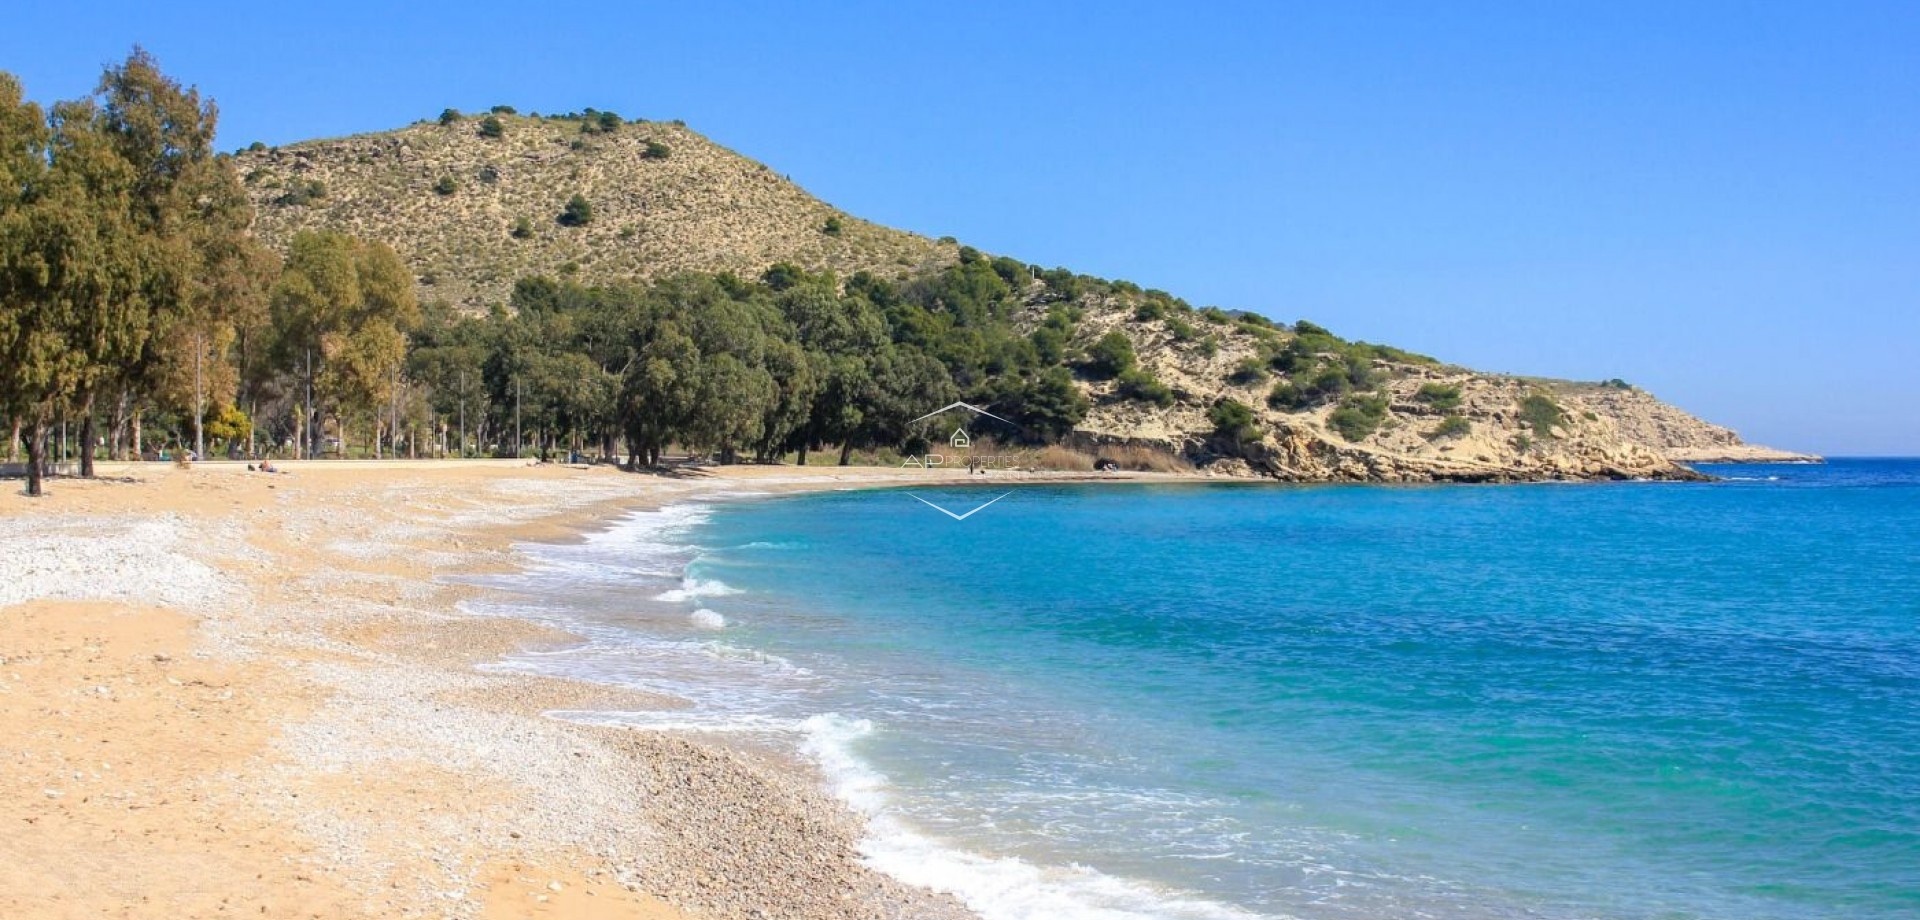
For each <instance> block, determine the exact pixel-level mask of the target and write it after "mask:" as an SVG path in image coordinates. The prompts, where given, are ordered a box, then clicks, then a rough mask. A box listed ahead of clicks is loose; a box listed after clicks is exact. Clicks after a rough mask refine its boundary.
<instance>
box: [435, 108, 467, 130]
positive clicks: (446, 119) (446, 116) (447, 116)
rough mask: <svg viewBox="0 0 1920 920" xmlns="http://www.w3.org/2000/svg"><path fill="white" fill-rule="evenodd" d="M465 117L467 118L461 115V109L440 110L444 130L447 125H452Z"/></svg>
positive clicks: (441, 124)
mask: <svg viewBox="0 0 1920 920" xmlns="http://www.w3.org/2000/svg"><path fill="white" fill-rule="evenodd" d="M465 117H466V116H465V115H462V114H460V110H459V109H441V110H440V126H441V127H443V128H444V127H446V126H447V125H451V124H453V123H455V122H457V121H459V120H460V119H462V118H465Z"/></svg>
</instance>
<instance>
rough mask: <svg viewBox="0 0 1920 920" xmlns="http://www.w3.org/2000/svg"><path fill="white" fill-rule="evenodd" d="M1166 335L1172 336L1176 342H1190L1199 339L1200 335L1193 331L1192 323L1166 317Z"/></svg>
mask: <svg viewBox="0 0 1920 920" xmlns="http://www.w3.org/2000/svg"><path fill="white" fill-rule="evenodd" d="M1167 334H1168V335H1171V336H1173V340H1174V341H1176V342H1191V341H1193V340H1194V339H1196V338H1199V337H1200V334H1199V333H1198V332H1195V331H1194V328H1193V324H1192V323H1189V322H1187V321H1186V320H1184V319H1181V318H1180V317H1178V316H1169V317H1167Z"/></svg>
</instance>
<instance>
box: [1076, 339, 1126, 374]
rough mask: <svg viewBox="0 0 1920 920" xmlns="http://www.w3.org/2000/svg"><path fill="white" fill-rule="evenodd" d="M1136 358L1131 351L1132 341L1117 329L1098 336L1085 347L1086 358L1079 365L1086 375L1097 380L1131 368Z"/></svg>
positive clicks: (1122, 372)
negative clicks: (1090, 345)
mask: <svg viewBox="0 0 1920 920" xmlns="http://www.w3.org/2000/svg"><path fill="white" fill-rule="evenodd" d="M1137 360H1138V359H1137V358H1136V357H1135V356H1134V353H1133V341H1132V340H1131V339H1128V338H1127V334H1126V333H1124V332H1121V331H1120V330H1118V329H1115V330H1113V331H1112V332H1109V333H1107V334H1106V335H1103V336H1101V337H1100V339H1099V341H1096V342H1094V343H1093V345H1092V347H1090V348H1088V349H1087V360H1086V361H1085V362H1084V363H1083V364H1082V365H1081V366H1082V367H1083V368H1085V369H1086V372H1087V374H1088V376H1091V377H1093V378H1095V379H1098V380H1111V379H1112V378H1114V377H1118V376H1120V375H1121V374H1124V373H1126V372H1127V371H1130V370H1133V365H1134V362H1135V361H1137Z"/></svg>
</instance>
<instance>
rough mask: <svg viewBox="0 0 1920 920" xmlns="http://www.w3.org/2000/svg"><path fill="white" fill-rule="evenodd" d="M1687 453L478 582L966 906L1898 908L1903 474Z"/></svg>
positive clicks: (1906, 721)
mask: <svg viewBox="0 0 1920 920" xmlns="http://www.w3.org/2000/svg"><path fill="white" fill-rule="evenodd" d="M1703 471H1705V472H1709V473H1711V474H1713V475H1715V476H1716V477H1719V481H1717V482H1712V483H1610V484H1568V485H1562V486H1556V487H1542V486H1526V485H1513V486H1504V485H1503V486H1394V487H1378V486H1366V485H1260V484H1222V485H1214V484H1204V483H1202V484H1181V485H1127V486H1116V485H1104V484H1103V485H1061V486H1051V485H1049V486H1024V487H1022V488H1020V489H1017V490H1015V491H1014V492H1013V493H1012V494H1010V495H1009V496H1008V497H1006V498H1005V499H1004V500H1002V501H1000V502H998V503H996V504H995V505H993V506H992V507H991V508H989V509H986V510H985V511H983V512H982V513H980V514H978V515H975V516H973V517H970V518H968V519H967V520H965V521H960V522H956V521H953V520H950V519H949V518H947V517H945V516H943V515H941V514H939V513H938V512H936V511H934V510H932V509H929V508H927V507H925V505H923V504H921V503H919V502H916V501H915V500H914V497H913V495H917V496H920V497H922V498H926V499H930V500H933V501H935V502H940V501H941V500H942V499H943V498H944V499H947V500H951V501H954V502H961V503H964V502H967V501H970V500H973V499H977V498H978V496H979V493H978V492H977V491H975V490H971V489H964V488H962V489H952V488H933V489H927V490H918V491H915V492H914V493H913V495H908V494H903V492H902V491H900V490H875V491H849V492H832V493H818V494H810V495H804V496H798V497H780V498H767V499H765V500H755V501H720V502H703V503H698V504H685V505H678V506H672V507H669V508H667V509H664V510H662V511H658V512H646V513H641V514H636V515H632V516H630V517H628V518H626V519H624V520H622V521H620V522H618V523H616V524H615V525H613V526H611V527H610V528H609V529H607V530H605V531H604V532H601V533H598V534H595V535H593V536H591V537H590V538H589V539H587V540H586V541H585V542H583V543H580V544H574V545H564V546H536V547H529V548H528V552H529V554H530V563H531V564H530V567H529V569H528V571H526V572H525V573H523V574H522V575H520V576H516V577H515V578H513V579H508V580H505V581H503V582H501V584H502V586H506V587H510V588H512V589H514V590H516V591H519V592H524V593H523V595H522V596H520V597H518V598H510V599H508V600H505V601H501V602H497V604H496V605H495V606H498V607H499V610H500V611H501V612H510V613H514V614H516V615H523V616H531V617H535V618H538V619H542V620H544V621H547V622H552V623H555V624H556V625H563V626H566V627H567V628H569V629H572V630H574V631H576V632H577V633H578V634H580V635H582V636H583V637H584V642H583V644H581V645H580V646H579V647H577V648H572V649H566V650H560V651H548V652H543V653H540V654H528V655H522V656H517V657H515V658H513V659H511V660H510V661H509V662H508V663H507V664H506V665H505V666H507V667H513V668H522V669H529V670H535V671H541V672H546V673H558V674H566V675H569V676H575V677H585V678H589V679H595V680H603V681H609V682H614V683H620V684H623V685H627V686H634V687H640V688H644V689H651V690H659V691H663V692H669V693H674V694H676V695H680V696H683V697H685V698H687V699H689V700H690V701H692V702H693V704H694V705H693V707H692V708H691V709H688V710H675V711H671V712H660V713H594V712H578V713H567V714H564V715H565V716H566V717H569V718H577V719H582V720H587V721H596V722H607V723H615V724H628V725H635V726H641V727H651V728H659V729H666V730H681V731H705V732H750V733H760V734H765V735H767V736H769V737H773V738H776V739H781V740H782V741H783V743H787V744H790V745H792V746H793V747H795V748H796V749H798V750H800V751H802V752H804V753H806V754H807V755H809V756H811V757H812V758H814V759H815V760H816V761H817V762H819V763H820V764H821V765H822V767H823V769H824V771H825V772H826V774H827V776H828V777H829V778H830V779H831V781H832V782H833V784H834V787H835V791H836V792H837V793H838V794H839V795H841V797H842V798H844V799H845V800H846V801H848V802H849V804H851V805H852V806H854V807H856V808H858V809H860V810H862V811H864V812H865V813H867V815H868V816H869V818H870V820H871V826H872V834H871V836H870V838H869V840H868V842H867V844H866V854H867V856H868V858H869V860H870V861H871V862H873V863H874V864H875V865H877V866H879V867H880V868H883V869H886V870H888V871H890V872H892V873H894V874H896V875H898V876H900V877H901V878H903V879H905V880H907V881H910V882H916V883H920V884H925V885H929V886H932V887H936V888H941V889H944V890H948V891H952V892H954V893H956V894H958V895H959V896H961V897H962V898H963V899H964V900H966V901H967V903H969V904H970V905H971V906H972V907H974V908H975V909H976V910H977V911H979V912H980V913H981V914H982V915H983V916H985V917H987V918H989V920H1008V918H1040V917H1049V918H1054V917H1058V918H1096V917H1097V918H1126V917H1143V918H1144V917H1209V918H1211V917H1223V918H1224V917H1295V918H1303V920H1338V918H1361V917H1382V916H1394V917H1428V918H1440V920H1447V918H1469V917H1473V918H1523V917H1524V918H1568V920H1571V918H1607V920H1642V918H1645V920H1652V918H1669V920H1670V918H1740V920H1788V918H1823V917H1847V918H1865V920H1877V918H1889V920H1890V918H1895V917H1911V916H1914V915H1916V914H1920V460H1916V459H1912V458H1846V457H1831V458H1828V462H1826V463H1824V464H1745V465H1708V466H1704V467H1703ZM740 497H742V498H744V497H746V496H740Z"/></svg>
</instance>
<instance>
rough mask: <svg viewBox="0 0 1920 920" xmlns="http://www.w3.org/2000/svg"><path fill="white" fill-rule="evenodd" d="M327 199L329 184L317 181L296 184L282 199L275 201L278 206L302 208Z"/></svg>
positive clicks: (282, 195) (282, 194)
mask: <svg viewBox="0 0 1920 920" xmlns="http://www.w3.org/2000/svg"><path fill="white" fill-rule="evenodd" d="M325 197H327V184H326V183H325V182H321V181H320V180H319V179H315V180H313V181H311V182H295V183H293V185H292V186H290V187H289V188H288V189H287V190H286V191H285V192H283V193H281V195H280V197H278V198H275V199H274V200H273V203H274V204H277V205H290V206H296V207H297V206H300V205H305V204H308V203H310V202H314V201H318V200H320V199H322V198H325Z"/></svg>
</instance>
